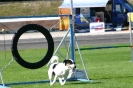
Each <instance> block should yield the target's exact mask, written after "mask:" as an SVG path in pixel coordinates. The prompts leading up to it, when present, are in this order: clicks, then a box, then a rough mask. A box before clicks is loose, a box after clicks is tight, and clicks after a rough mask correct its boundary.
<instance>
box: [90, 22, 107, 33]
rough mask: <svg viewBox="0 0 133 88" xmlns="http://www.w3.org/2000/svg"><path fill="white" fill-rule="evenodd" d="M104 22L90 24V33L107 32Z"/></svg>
mask: <svg viewBox="0 0 133 88" xmlns="http://www.w3.org/2000/svg"><path fill="white" fill-rule="evenodd" d="M104 28H105V23H104V22H93V23H90V33H97V32H105V29H104Z"/></svg>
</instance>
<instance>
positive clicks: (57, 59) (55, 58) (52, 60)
mask: <svg viewBox="0 0 133 88" xmlns="http://www.w3.org/2000/svg"><path fill="white" fill-rule="evenodd" d="M55 61H56V63H59V57H58V56H56V55H54V56H52V58H51V59H50V61H49V63H48V64H47V66H49V65H50V64H52V63H54V62H55Z"/></svg>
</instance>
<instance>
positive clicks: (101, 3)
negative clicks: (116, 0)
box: [59, 0, 109, 8]
mask: <svg viewBox="0 0 133 88" xmlns="http://www.w3.org/2000/svg"><path fill="white" fill-rule="evenodd" d="M108 1H109V0H73V8H78V7H106V4H107V2H108ZM59 8H71V0H64V1H63V3H62V5H61V6H59Z"/></svg>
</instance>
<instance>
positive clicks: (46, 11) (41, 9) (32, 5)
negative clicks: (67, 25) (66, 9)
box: [0, 1, 62, 16]
mask: <svg viewBox="0 0 133 88" xmlns="http://www.w3.org/2000/svg"><path fill="white" fill-rule="evenodd" d="M61 3H62V1H52V2H51V1H32V2H31V1H30V2H14V3H6V4H0V10H1V11H0V16H40V15H55V14H56V15H58V13H59V10H58V7H59V6H60V5H61Z"/></svg>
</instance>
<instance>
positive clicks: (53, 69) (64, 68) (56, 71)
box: [48, 56, 76, 85]
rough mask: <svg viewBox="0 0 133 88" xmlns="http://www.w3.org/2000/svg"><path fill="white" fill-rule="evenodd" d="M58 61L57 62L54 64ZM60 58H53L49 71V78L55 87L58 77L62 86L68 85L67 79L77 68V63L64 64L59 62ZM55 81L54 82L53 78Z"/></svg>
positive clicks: (64, 62)
mask: <svg viewBox="0 0 133 88" xmlns="http://www.w3.org/2000/svg"><path fill="white" fill-rule="evenodd" d="M55 60H56V62H54V61H55ZM58 60H59V58H58V57H57V56H53V57H52V58H51V61H50V67H49V70H48V76H49V80H50V85H53V84H54V83H55V82H56V79H57V77H58V79H59V82H60V84H61V85H64V84H65V83H66V80H67V77H68V75H69V73H70V71H72V70H73V69H74V68H76V66H75V63H74V62H73V61H72V60H64V61H63V62H62V63H59V62H58ZM53 76H54V79H53V81H52V77H53Z"/></svg>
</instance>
